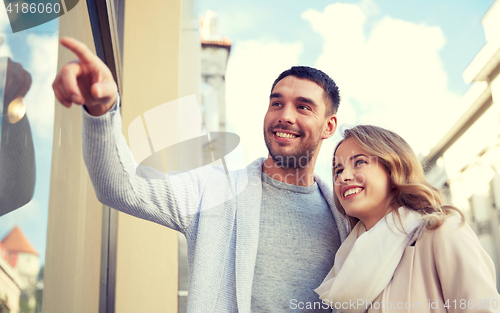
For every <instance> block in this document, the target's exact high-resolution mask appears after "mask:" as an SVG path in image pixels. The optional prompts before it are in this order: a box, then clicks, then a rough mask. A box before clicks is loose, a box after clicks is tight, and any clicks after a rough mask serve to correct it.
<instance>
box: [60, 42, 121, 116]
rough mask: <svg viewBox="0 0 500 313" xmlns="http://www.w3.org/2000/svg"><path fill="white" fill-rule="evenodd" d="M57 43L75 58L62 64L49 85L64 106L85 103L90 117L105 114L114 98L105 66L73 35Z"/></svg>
mask: <svg viewBox="0 0 500 313" xmlns="http://www.w3.org/2000/svg"><path fill="white" fill-rule="evenodd" d="M61 44H62V45H63V46H65V47H66V48H68V49H70V50H71V51H73V52H74V53H75V54H76V56H77V57H78V60H75V61H73V62H70V63H68V64H66V65H64V66H63V68H62V69H61V71H60V72H59V74H58V75H57V76H56V79H55V80H54V83H53V84H52V88H53V89H54V94H55V96H56V98H57V100H59V102H61V104H62V105H64V106H65V107H68V108H69V107H71V103H75V104H78V105H85V107H86V108H87V111H88V112H89V113H90V114H91V115H94V116H99V115H102V114H104V113H106V112H107V111H108V110H109V109H110V108H111V107H112V106H113V104H114V103H115V101H116V92H117V86H116V83H115V81H114V79H113V75H112V74H111V71H110V70H109V68H108V67H107V66H106V64H104V63H103V62H102V61H101V59H99V58H98V57H97V56H96V55H95V54H93V53H92V52H91V51H90V50H89V49H88V48H87V46H86V45H85V44H83V43H82V42H79V41H78V40H75V39H73V38H69V37H64V38H61Z"/></svg>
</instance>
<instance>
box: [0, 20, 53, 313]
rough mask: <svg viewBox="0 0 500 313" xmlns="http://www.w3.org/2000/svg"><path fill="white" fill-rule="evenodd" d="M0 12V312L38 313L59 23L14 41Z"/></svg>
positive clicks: (18, 34)
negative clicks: (3, 309)
mask: <svg viewBox="0 0 500 313" xmlns="http://www.w3.org/2000/svg"><path fill="white" fill-rule="evenodd" d="M0 11H1V12H0V42H1V45H0V101H1V105H0V108H2V110H0V113H1V119H0V125H1V136H0V240H1V241H0V268H1V269H2V270H3V271H0V274H1V275H0V311H2V308H4V307H7V308H9V309H10V312H41V311H42V293H43V267H44V263H45V244H46V234H47V217H48V205H49V185H50V184H49V182H50V171H51V157H52V136H53V121H54V94H53V91H52V87H51V85H52V81H53V79H54V77H55V74H56V67H57V38H58V33H57V31H58V20H57V19H54V20H52V21H50V22H47V23H45V24H42V25H40V26H37V27H33V28H30V29H27V30H24V31H20V32H16V33H13V32H12V29H11V25H10V23H9V19H8V17H7V13H6V12H5V10H0Z"/></svg>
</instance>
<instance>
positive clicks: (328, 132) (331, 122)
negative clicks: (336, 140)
mask: <svg viewBox="0 0 500 313" xmlns="http://www.w3.org/2000/svg"><path fill="white" fill-rule="evenodd" d="M336 129H337V115H335V114H332V115H330V117H329V118H328V120H327V121H326V124H325V129H324V130H323V134H322V136H321V139H328V138H330V137H332V136H333V134H334V133H335V130H336Z"/></svg>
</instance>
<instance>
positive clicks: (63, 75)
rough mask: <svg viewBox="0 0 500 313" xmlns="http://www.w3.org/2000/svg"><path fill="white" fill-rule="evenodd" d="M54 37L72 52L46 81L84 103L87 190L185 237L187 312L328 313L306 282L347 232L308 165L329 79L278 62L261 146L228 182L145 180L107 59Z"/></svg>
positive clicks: (324, 127)
mask: <svg viewBox="0 0 500 313" xmlns="http://www.w3.org/2000/svg"><path fill="white" fill-rule="evenodd" d="M61 43H62V44H63V45H64V46H65V47H67V48H69V49H70V50H72V51H73V52H74V53H75V54H76V55H77V56H78V58H79V60H78V61H75V62H72V63H69V64H67V65H65V66H64V67H63V68H62V69H61V72H60V73H59V75H58V76H57V77H56V79H55V81H54V84H53V88H54V92H55V95H56V97H57V99H58V100H59V101H60V102H61V103H62V104H63V105H65V106H67V107H69V106H71V103H72V102H73V103H76V104H80V105H85V109H86V110H84V111H83V112H84V113H83V146H84V159H85V162H86V165H87V169H88V171H89V174H90V177H91V179H92V183H93V185H94V189H95V191H96V194H97V197H98V198H99V200H100V201H101V202H103V203H105V204H106V205H108V206H110V207H112V208H115V209H118V210H120V211H123V212H126V213H129V214H132V215H134V216H137V217H140V218H143V219H147V220H150V221H153V222H156V223H159V224H161V225H165V226H167V227H170V228H172V229H175V230H178V231H180V232H182V233H183V234H184V235H185V236H186V239H187V242H188V260H189V269H190V276H191V277H190V285H189V297H188V312H198V311H200V312H250V311H252V312H290V311H297V312H303V311H309V312H330V309H329V308H328V307H327V306H326V305H322V304H321V302H320V300H319V298H318V295H317V294H315V293H314V291H313V290H314V289H315V288H316V287H317V286H319V284H320V283H321V281H322V280H323V278H324V277H325V276H326V274H327V273H328V271H329V270H330V268H331V267H332V265H333V260H334V257H335V253H336V251H337V249H338V247H339V246H340V243H341V241H343V240H344V239H345V237H346V236H347V231H346V224H345V221H344V220H343V219H342V217H341V216H340V215H339V214H338V212H336V210H335V208H334V207H333V205H332V203H333V201H332V193H333V191H332V190H331V189H330V188H329V187H328V185H326V184H324V183H322V182H321V181H320V180H319V178H318V177H315V176H314V165H315V162H316V159H317V157H318V153H319V149H320V147H321V142H322V140H324V139H327V138H330V137H331V136H332V135H333V133H334V132H335V129H336V126H337V119H336V115H335V113H336V111H337V108H338V104H339V101H340V98H339V95H338V88H337V86H336V85H335V83H334V82H333V80H331V78H329V77H328V76H327V75H326V74H324V73H323V72H321V71H319V70H316V69H313V68H309V67H294V68H292V69H290V70H288V71H285V72H283V73H282V74H281V75H280V77H278V79H277V80H276V81H275V83H274V84H273V86H272V91H271V96H270V102H269V108H268V112H267V113H266V116H265V118H264V137H265V141H266V145H267V147H268V150H269V155H268V157H267V159H258V160H256V161H254V162H253V163H252V164H250V165H249V166H248V167H247V168H246V169H244V170H240V171H235V172H230V173H229V180H228V176H227V175H226V173H225V171H224V170H223V169H222V168H220V167H208V166H207V167H202V168H200V169H197V170H192V171H188V172H184V173H180V174H176V175H167V176H166V178H165V179H162V180H158V179H156V180H155V179H153V180H148V179H145V178H141V177H139V176H138V175H136V169H135V167H134V161H133V158H132V156H131V153H130V151H129V149H128V147H127V145H126V142H125V139H124V138H123V136H122V135H121V119H120V114H119V112H118V110H117V108H118V103H119V99H118V97H117V95H116V90H117V88H116V84H115V82H114V81H113V78H112V75H111V73H110V71H109V69H108V68H107V67H106V66H105V65H104V64H103V63H102V62H101V61H100V60H99V58H97V56H95V55H93V54H92V53H91V52H90V51H89V50H88V49H87V47H86V46H85V45H83V44H82V43H80V42H78V41H76V40H73V39H69V38H63V39H61ZM139 171H140V170H139ZM228 181H230V186H228ZM223 186H226V187H223Z"/></svg>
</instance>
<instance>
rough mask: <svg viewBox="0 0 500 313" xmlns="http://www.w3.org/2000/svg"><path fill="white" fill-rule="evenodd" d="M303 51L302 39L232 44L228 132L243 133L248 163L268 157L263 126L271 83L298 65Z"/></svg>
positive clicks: (240, 134) (241, 134)
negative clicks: (299, 40)
mask: <svg viewBox="0 0 500 313" xmlns="http://www.w3.org/2000/svg"><path fill="white" fill-rule="evenodd" d="M302 51H303V45H302V43H300V42H294V43H280V42H264V41H256V40H249V41H242V42H236V43H235V44H234V45H233V47H232V50H231V57H230V58H229V63H228V66H227V72H226V90H227V94H226V110H227V111H226V118H227V123H228V125H227V131H231V132H235V133H237V134H238V135H239V136H240V138H241V144H242V145H243V149H244V151H245V160H246V162H247V163H250V162H252V161H253V160H254V159H256V158H257V157H262V156H267V149H266V146H265V143H264V135H263V130H262V127H263V122H264V115H265V114H266V111H267V106H268V104H269V94H270V92H271V86H272V84H273V82H274V80H275V79H276V78H277V77H278V76H279V74H280V73H281V72H283V71H284V70H286V69H288V68H290V67H291V66H294V65H297V64H298V59H299V55H300V54H301V53H302ZM256 121H258V122H256Z"/></svg>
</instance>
